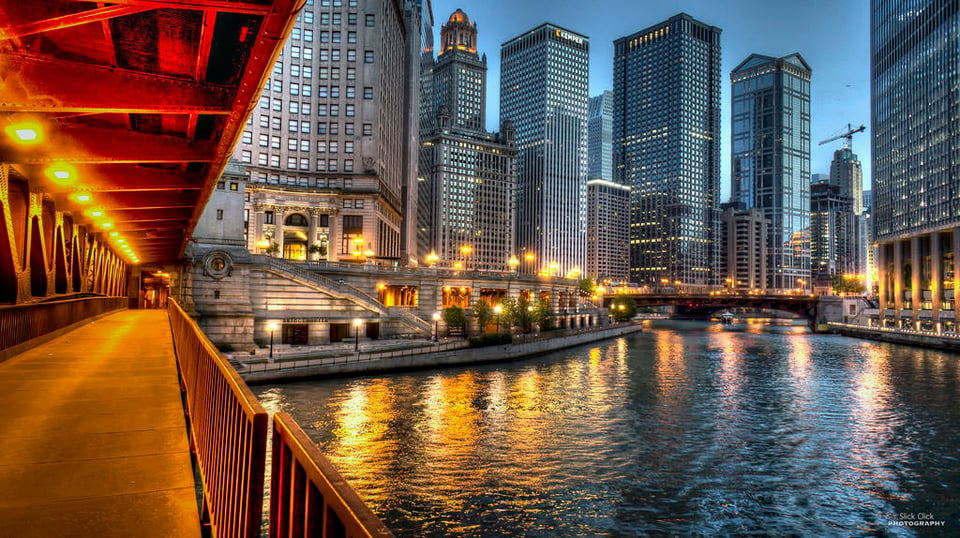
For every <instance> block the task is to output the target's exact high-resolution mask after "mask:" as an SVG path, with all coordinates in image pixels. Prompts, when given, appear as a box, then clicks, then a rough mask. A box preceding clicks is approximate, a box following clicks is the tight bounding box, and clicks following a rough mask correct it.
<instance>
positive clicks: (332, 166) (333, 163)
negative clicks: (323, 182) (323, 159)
mask: <svg viewBox="0 0 960 538" xmlns="http://www.w3.org/2000/svg"><path fill="white" fill-rule="evenodd" d="M327 171H329V172H336V171H337V160H336V159H330V160H329V161H327Z"/></svg>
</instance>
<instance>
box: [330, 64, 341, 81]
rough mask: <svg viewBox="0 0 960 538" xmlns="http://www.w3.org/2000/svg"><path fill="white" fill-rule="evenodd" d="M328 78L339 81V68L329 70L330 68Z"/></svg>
mask: <svg viewBox="0 0 960 538" xmlns="http://www.w3.org/2000/svg"><path fill="white" fill-rule="evenodd" d="M330 78H332V79H333V80H340V68H339V67H331V68H330Z"/></svg>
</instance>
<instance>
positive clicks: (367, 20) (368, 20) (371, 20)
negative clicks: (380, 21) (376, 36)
mask: <svg viewBox="0 0 960 538" xmlns="http://www.w3.org/2000/svg"><path fill="white" fill-rule="evenodd" d="M364 21H365V24H366V25H367V26H373V25H375V24H376V17H375V16H374V15H373V14H372V13H367V15H366V16H365V17H364Z"/></svg>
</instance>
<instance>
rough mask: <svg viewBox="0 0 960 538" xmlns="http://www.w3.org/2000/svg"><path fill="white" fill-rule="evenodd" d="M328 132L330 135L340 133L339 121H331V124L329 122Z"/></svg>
mask: <svg viewBox="0 0 960 538" xmlns="http://www.w3.org/2000/svg"><path fill="white" fill-rule="evenodd" d="M330 134H332V135H335V134H340V124H339V123H331V124H330Z"/></svg>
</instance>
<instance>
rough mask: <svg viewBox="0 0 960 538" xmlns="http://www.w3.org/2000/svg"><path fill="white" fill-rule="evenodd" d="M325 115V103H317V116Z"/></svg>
mask: <svg viewBox="0 0 960 538" xmlns="http://www.w3.org/2000/svg"><path fill="white" fill-rule="evenodd" d="M326 115H327V105H317V116H326Z"/></svg>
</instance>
